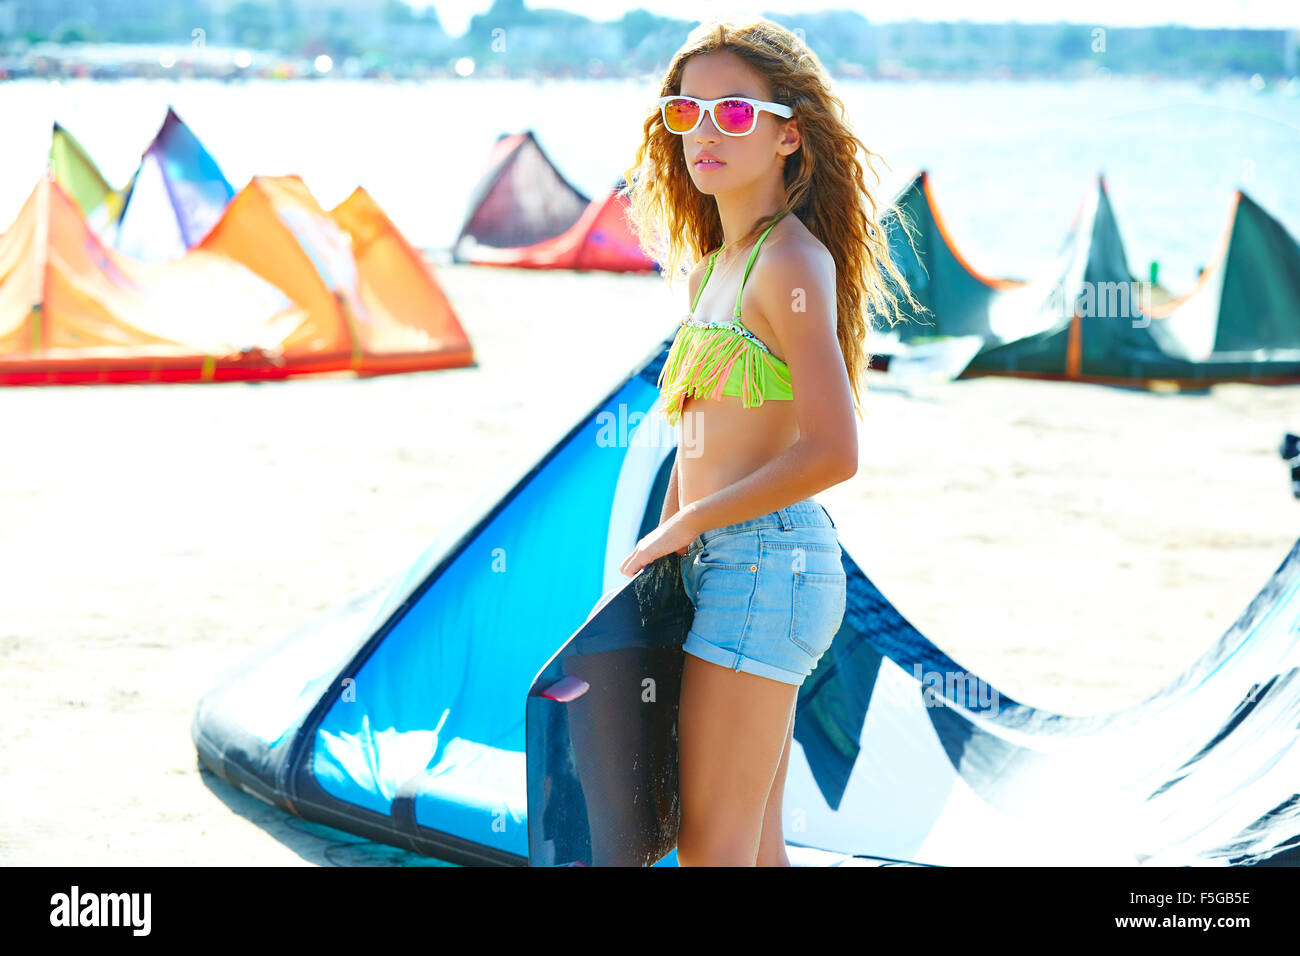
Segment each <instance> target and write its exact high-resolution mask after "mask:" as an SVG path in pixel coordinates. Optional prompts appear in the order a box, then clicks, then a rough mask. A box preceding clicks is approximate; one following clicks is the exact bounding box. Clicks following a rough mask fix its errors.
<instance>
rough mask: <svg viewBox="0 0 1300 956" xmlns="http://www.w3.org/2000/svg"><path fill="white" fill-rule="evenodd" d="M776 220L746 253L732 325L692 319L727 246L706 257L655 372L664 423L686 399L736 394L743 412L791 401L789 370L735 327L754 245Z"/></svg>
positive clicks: (671, 420)
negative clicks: (766, 403)
mask: <svg viewBox="0 0 1300 956" xmlns="http://www.w3.org/2000/svg"><path fill="white" fill-rule="evenodd" d="M784 215H785V214H784V213H782V216H784ZM780 221H781V216H778V217H777V218H776V219H775V220H773V221H772V223H771V225H769V226H768V227H767V228H766V229H764V230H763V234H762V235H760V236H759V237H758V241H757V242H756V243H754V251H753V252H751V253H750V254H749V262H748V263H746V264H745V274H744V275H743V276H741V279H740V289H739V291H737V292H736V309H735V313H734V316H733V317H734V319H735V321H734V322H700V321H697V320H696V318H695V307H696V306H697V305H699V303H700V293H701V292H703V291H704V284H705V283H706V282H708V281H709V276H710V275H711V274H712V273H713V263H714V261H715V260H716V259H717V258H718V253H719V252H721V251H722V250H723V249H725V248H726V243H723V244H722V246H720V247H719V248H718V250H717V252H715V253H713V255H711V256H709V268H708V270H707V271H706V272H705V273H704V279H703V280H702V281H701V282H700V288H699V289H698V290H697V291H696V293H695V301H694V302H693V303H691V314H690V315H688V316H686V318H685V319H683V320H682V324H681V325H680V326H678V328H677V335H676V336H675V337H674V338H673V344H672V347H671V348H670V349H669V350H668V358H667V359H666V360H665V361H664V366H663V368H662V369H661V370H660V372H659V381H658V385H659V394H660V396H661V398H662V401H663V416H664V418H665V419H666V420H667V422H668V424H670V425H676V424H677V422H678V421H679V420H680V419H681V413H682V405H683V403H684V402H685V400H686V397H687V396H688V395H689V396H691V397H693V398H703V397H708V398H713V399H717V398H720V397H721V396H723V395H736V396H739V398H740V400H741V403H742V404H743V406H744V407H745V408H753V407H755V406H758V405H762V404H763V402H764V400H767V401H789V400H791V399H793V398H794V389H793V388H792V386H791V384H790V369H789V366H787V365H786V364H785V362H783V361H781V360H780V359H779V358H777V357H776V356H775V355H773V354H772V350H771V349H769V348H768V347H767V346H766V345H765V344H763V342H762V340H760V339H759V337H758V336H757V335H755V334H754V333H753V332H751V331H749V329H747V328H745V327H744V326H743V325H741V323H740V296H741V293H743V292H744V291H745V280H746V279H748V278H749V270H750V269H752V268H753V266H754V259H756V258H757V257H758V248H759V246H761V245H762V244H763V240H764V239H766V238H767V234H768V233H769V232H771V231H772V226H775V225H776V224H777V223H778V222H780Z"/></svg>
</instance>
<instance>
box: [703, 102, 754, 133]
mask: <svg viewBox="0 0 1300 956" xmlns="http://www.w3.org/2000/svg"><path fill="white" fill-rule="evenodd" d="M713 118H714V119H715V120H716V121H717V123H718V129H720V130H722V131H723V132H724V133H747V132H749V129H750V127H752V126H753V125H754V108H753V107H752V106H750V105H749V104H748V103H746V102H745V101H744V100H723V101H722V102H721V103H719V104H718V105H717V106H715V107H713Z"/></svg>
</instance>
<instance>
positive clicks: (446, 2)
mask: <svg viewBox="0 0 1300 956" xmlns="http://www.w3.org/2000/svg"><path fill="white" fill-rule="evenodd" d="M407 2H408V3H410V4H411V6H413V7H424V6H428V5H429V4H428V3H426V2H424V0H407ZM525 5H526V6H528V7H531V8H534V9H539V8H544V7H545V8H553V9H559V10H572V11H573V12H574V13H581V14H583V15H584V16H588V17H591V18H592V19H593V20H616V19H618V18H619V17H621V16H622V15H623V14H624V13H625V12H626V11H628V10H635V9H637V8H638V7H640V8H642V9H645V10H652V11H654V12H655V13H659V14H662V15H663V16H672V17H680V18H681V19H684V20H688V19H690V20H703V19H707V18H710V17H725V16H727V15H728V14H730V13H736V12H746V11H747V12H754V13H764V12H767V11H772V12H776V13H790V14H795V15H798V14H800V13H808V12H812V11H820V10H857V11H859V12H860V13H861V14H862V15H863V16H865V17H866V18H867V19H868V20H874V21H885V20H961V19H967V20H978V21H982V22H1001V21H1007V20H1020V21H1023V22H1026V23H1051V22H1055V21H1057V20H1065V21H1067V22H1069V23H1087V24H1093V25H1095V26H1111V27H1117V26H1145V25H1149V24H1153V23H1182V24H1187V25H1188V26H1198V27H1270V28H1275V27H1293V28H1298V29H1300V2H1296V0H1217V2H1215V3H1189V2H1188V0H1088V2H1087V3H1082V2H1062V0H1055V2H1053V0H1048V2H1046V3H1045V2H1043V0H982V2H980V3H979V4H978V5H975V6H977V9H976V10H974V11H973V10H972V9H971V8H972V6H973V5H972V4H971V2H970V0H910V2H908V3H897V2H893V3H882V2H877V0H857V2H847V0H775V2H773V3H756V4H745V3H737V2H735V0H642V2H636V0H555V2H547V0H525ZM432 6H433V7H434V8H435V9H436V10H437V11H438V17H439V19H441V20H442V24H443V27H444V28H445V29H446V30H447V32H448V33H450V34H452V35H453V36H459V35H460V34H462V33H464V32H465V30H466V28H468V26H469V18H470V17H471V16H473V15H474V14H476V13H483V12H485V11H486V10H487V9H488V8H489V7H491V6H492V2H491V0H433V3H432Z"/></svg>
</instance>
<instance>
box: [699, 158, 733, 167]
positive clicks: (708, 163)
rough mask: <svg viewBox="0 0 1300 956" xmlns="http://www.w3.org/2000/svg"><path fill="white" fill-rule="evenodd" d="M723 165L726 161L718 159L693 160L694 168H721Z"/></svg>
mask: <svg viewBox="0 0 1300 956" xmlns="http://www.w3.org/2000/svg"><path fill="white" fill-rule="evenodd" d="M725 165H726V163H724V162H723V161H722V160H720V159H697V160H696V161H695V168H696V169H721V168H722V167H723V166H725Z"/></svg>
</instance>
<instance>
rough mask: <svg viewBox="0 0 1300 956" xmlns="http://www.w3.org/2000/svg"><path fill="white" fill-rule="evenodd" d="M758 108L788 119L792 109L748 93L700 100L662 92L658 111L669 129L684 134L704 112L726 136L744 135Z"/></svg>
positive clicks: (751, 129) (754, 121) (750, 128)
mask: <svg viewBox="0 0 1300 956" xmlns="http://www.w3.org/2000/svg"><path fill="white" fill-rule="evenodd" d="M761 110H767V111H768V112H769V113H775V114H776V115H777V116H781V117H784V118H785V119H789V118H790V117H791V116H793V115H794V111H793V110H792V109H790V107H788V106H784V105H782V104H781V103H769V102H767V101H766V100H755V99H751V98H750V97H748V96H727V97H724V98H723V99H720V100H702V99H699V98H697V97H694V96H662V97H660V98H659V111H660V112H661V113H663V118H664V127H665V128H666V129H667V130H668V132H670V133H676V134H677V135H678V136H685V135H686V134H687V133H689V132H691V131H692V130H693V129H695V127H697V126H699V125H700V120H702V119H703V118H704V114H705V113H708V114H709V115H710V116H711V117H713V125H714V126H715V127H717V129H718V132H720V133H725V134H726V135H728V136H747V135H748V134H750V133H752V132H754V127H755V126H757V125H758V114H759V111H761Z"/></svg>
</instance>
